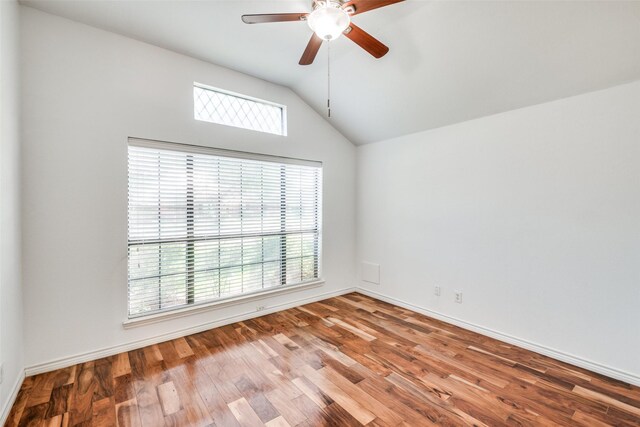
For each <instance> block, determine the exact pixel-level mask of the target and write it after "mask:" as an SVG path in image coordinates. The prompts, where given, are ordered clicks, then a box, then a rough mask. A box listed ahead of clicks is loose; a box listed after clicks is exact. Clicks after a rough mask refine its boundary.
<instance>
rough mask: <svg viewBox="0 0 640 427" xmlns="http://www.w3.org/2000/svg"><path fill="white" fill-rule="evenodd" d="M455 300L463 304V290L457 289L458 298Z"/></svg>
mask: <svg viewBox="0 0 640 427" xmlns="http://www.w3.org/2000/svg"><path fill="white" fill-rule="evenodd" d="M455 302H457V303H458V304H462V292H460V291H456V299H455Z"/></svg>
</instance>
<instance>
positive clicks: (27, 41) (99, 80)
mask: <svg viewBox="0 0 640 427" xmlns="http://www.w3.org/2000/svg"><path fill="white" fill-rule="evenodd" d="M22 49H23V63H22V65H23V67H24V72H23V82H24V85H23V88H24V90H23V116H24V117H23V123H24V142H23V175H22V176H23V189H24V192H23V223H24V228H23V229H24V242H23V243H24V286H25V300H26V302H27V303H26V304H25V319H26V321H25V323H26V346H25V349H26V350H25V352H26V365H27V367H32V366H34V365H37V364H41V363H46V362H48V361H52V360H57V359H60V358H65V357H69V356H73V355H78V354H81V353H84V352H91V351H95V350H99V349H103V348H107V347H112V346H117V345H122V344H126V343H131V342H135V341H138V340H142V339H145V338H148V337H153V336H157V335H161V334H166V333H171V332H174V331H179V330H181V329H183V328H188V327H191V326H194V325H199V324H205V323H208V322H212V321H215V320H217V319H221V318H226V317H228V316H232V315H236V314H239V313H247V312H251V311H254V310H255V306H256V303H255V302H253V303H245V304H242V305H237V306H233V307H226V308H219V309H214V310H212V311H208V312H206V313H203V314H197V315H193V316H189V317H185V318H180V319H174V320H170V321H166V322H163V323H158V324H153V325H148V326H141V327H138V328H134V329H128V330H125V329H123V326H122V321H123V320H125V319H126V301H127V297H126V289H127V244H126V243H127V215H126V212H127V137H128V136H137V137H143V138H150V139H158V140H166V141H175V142H183V143H190V144H199V145H206V146H213V147H222V148H231V149H236V150H245V151H251V152H260V153H270V154H276V155H284V156H290V157H299V158H305V159H313V160H321V161H323V162H324V213H323V218H324V241H323V244H324V276H325V279H326V284H325V285H324V286H323V287H320V288H314V289H311V290H305V291H299V292H295V293H291V294H287V295H284V296H278V297H273V298H269V299H268V300H266V301H264V302H262V303H261V304H264V305H266V306H267V309H268V308H269V307H270V306H274V305H277V304H283V303H288V302H294V301H296V300H299V299H302V298H307V297H313V296H317V295H320V294H325V293H329V292H335V291H337V290H340V289H344V288H348V287H351V286H353V283H354V280H355V260H354V255H355V220H354V219H355V216H354V214H355V165H356V160H355V154H356V150H355V147H354V146H353V145H352V144H351V143H350V142H349V141H348V140H346V139H345V138H344V137H342V136H341V135H340V134H339V133H337V132H336V131H335V130H334V129H333V128H332V127H331V126H330V125H329V124H328V123H327V122H326V121H325V120H324V119H323V118H322V117H320V116H318V115H317V114H316V113H315V112H314V111H313V110H312V109H311V108H309V107H308V106H307V105H306V104H305V103H304V102H302V101H301V100H300V99H299V98H298V97H297V96H296V95H295V94H294V93H293V92H291V91H290V90H288V89H286V88H283V87H280V86H277V85H274V84H271V83H267V82H265V81H262V80H258V79H255V78H252V77H249V76H246V75H243V74H240V73H237V72H234V71H230V70H228V69H225V68H221V67H217V66H214V65H211V64H208V63H205V62H201V61H198V60H195V59H192V58H189V57H186V56H182V55H179V54H176V53H172V52H169V51H167V50H163V49H160V48H157V47H153V46H150V45H147V44H144V43H140V42H137V41H134V40H132V39H128V38H125V37H121V36H118V35H115V34H113V33H109V32H105V31H102V30H98V29H95V28H92V27H88V26H85V25H82V24H78V23H75V22H72V21H68V20H65V19H62V18H58V17H55V16H52V15H48V14H45V13H42V12H39V11H36V10H34V9H30V8H24V10H23V14H22ZM194 81H197V82H200V83H204V84H208V85H212V86H216V87H220V88H224V89H227V90H231V91H235V92H240V93H243V94H247V95H251V96H255V97H258V98H262V99H267V100H270V101H274V102H278V103H282V104H285V105H287V107H288V122H289V136H288V137H279V136H274V135H266V134H262V133H258V132H252V131H247V130H241V129H236V128H230V127H224V126H220V125H215V124H211V123H204V122H197V121H195V120H194V119H193V98H192V84H193V82H194Z"/></svg>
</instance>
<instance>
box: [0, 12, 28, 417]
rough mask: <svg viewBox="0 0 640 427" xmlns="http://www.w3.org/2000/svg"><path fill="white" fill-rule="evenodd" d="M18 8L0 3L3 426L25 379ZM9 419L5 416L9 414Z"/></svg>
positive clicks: (0, 406)
mask: <svg viewBox="0 0 640 427" xmlns="http://www.w3.org/2000/svg"><path fill="white" fill-rule="evenodd" d="M18 21H19V6H18V4H17V3H16V2H15V1H1V2H0V58H1V59H0V364H4V381H3V382H2V384H0V424H1V423H2V416H3V410H4V409H5V405H6V404H7V403H8V402H9V400H10V398H11V397H12V393H13V392H14V391H15V388H16V385H18V386H19V384H18V383H19V382H20V381H21V379H22V375H23V372H24V369H23V366H24V365H23V356H22V350H23V341H22V335H23V328H22V289H21V283H20V281H21V278H20V270H21V266H20V258H21V257H20V252H21V249H20V144H19V142H20V141H19V129H20V116H19V99H20V96H19V90H20V73H19V69H18V65H19V64H18V63H19V60H18V51H19V49H18V47H19V46H18ZM5 415H6V414H5Z"/></svg>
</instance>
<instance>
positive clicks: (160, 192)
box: [129, 143, 321, 317]
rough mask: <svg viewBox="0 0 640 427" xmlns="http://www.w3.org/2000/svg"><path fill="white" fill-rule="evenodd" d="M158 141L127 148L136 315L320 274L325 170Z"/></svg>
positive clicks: (133, 313)
mask: <svg viewBox="0 0 640 427" xmlns="http://www.w3.org/2000/svg"><path fill="white" fill-rule="evenodd" d="M157 144H158V145H160V147H155V146H154V147H146V146H144V147H143V146H137V145H132V146H130V147H129V315H130V317H135V316H140V315H144V314H149V313H153V312H157V311H163V310H170V309H174V308H179V307H183V306H186V305H190V304H200V303H206V302H209V301H214V300H217V299H221V298H227V297H232V296H237V295H241V294H246V293H252V292H259V291H261V290H263V289H268V288H273V287H278V286H288V285H295V284H298V283H301V282H304V281H309V280H313V279H317V278H318V277H319V269H318V266H319V264H320V263H319V259H318V257H319V253H320V251H319V244H320V220H319V218H320V211H321V203H320V194H321V189H320V185H321V168H319V167H317V166H301V165H297V164H287V163H280V162H279V161H276V160H274V161H260V160H255V159H243V158H238V157H225V156H221V155H219V154H206V153H203V152H183V151H178V150H176V149H169V148H164V144H160V143H157ZM169 145H170V144H167V147H168V146H169Z"/></svg>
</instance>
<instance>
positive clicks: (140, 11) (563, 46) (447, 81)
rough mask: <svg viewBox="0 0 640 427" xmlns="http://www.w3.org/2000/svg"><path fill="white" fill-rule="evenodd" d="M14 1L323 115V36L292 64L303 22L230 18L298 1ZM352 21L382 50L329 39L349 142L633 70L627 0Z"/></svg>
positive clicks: (445, 5) (290, 7)
mask: <svg viewBox="0 0 640 427" xmlns="http://www.w3.org/2000/svg"><path fill="white" fill-rule="evenodd" d="M22 3H23V4H25V5H29V6H32V7H35V8H38V9H41V10H44V11H47V12H50V13H54V14H57V15H61V16H65V17H68V18H71V19H74V20H76V21H81V22H84V23H87V24H89V25H93V26H96V27H100V28H104V29H107V30H110V31H113V32H116V33H120V34H123V35H126V36H130V37H133V38H135V39H139V40H143V41H146V42H148V43H152V44H155V45H158V46H161V47H165V48H168V49H171V50H174V51H177V52H181V53H184V54H187V55H191V56H194V57H196V58H199V59H202V60H205V61H209V62H212V63H215V64H219V65H223V66H226V67H228V68H232V69H235V70H238V71H242V72H244V73H247V74H250V75H253V76H256V77H259V78H262V79H265V80H268V81H272V82H275V83H279V84H282V85H285V86H288V87H290V88H292V89H293V90H294V91H296V92H297V93H298V94H299V95H300V96H301V97H302V98H303V99H304V100H306V101H307V102H308V103H309V104H310V105H311V106H313V107H314V108H315V109H316V110H317V111H318V112H319V113H320V114H323V115H325V114H326V113H325V105H326V91H327V84H326V83H327V81H326V80H327V62H326V58H327V51H326V43H325V46H323V48H322V49H321V51H320V53H319V54H318V57H317V58H316V62H315V63H314V64H313V65H311V66H307V67H302V66H300V65H298V60H299V58H300V55H301V54H302V51H303V50H304V47H305V45H306V43H307V41H308V39H309V37H310V34H311V33H310V31H311V30H309V28H308V27H307V25H306V24H305V23H302V22H300V23H298V22H295V23H275V24H262V25H246V24H243V23H242V22H241V20H240V15H242V14H245V13H273V12H299V11H308V10H310V0H308V1H304V0H279V1H276V0H257V1H256V0H209V1H186V0H174V1H137V0H119V1H115V0H113V1H100V0H22ZM354 22H355V23H356V24H358V25H359V26H360V27H362V28H363V29H365V30H367V31H368V32H370V33H371V34H372V35H374V36H375V37H377V38H379V39H380V40H381V41H383V42H384V43H385V44H387V45H388V46H389V47H390V49H391V50H390V52H389V54H388V55H387V56H385V57H384V58H382V59H380V60H376V59H374V58H373V57H371V56H369V55H368V54H367V53H366V52H364V51H363V50H362V49H360V48H359V47H358V46H357V45H355V44H354V43H352V42H351V41H350V40H348V39H346V38H344V37H342V38H340V39H339V40H337V41H335V42H333V43H332V47H331V56H332V60H331V69H332V72H331V76H332V78H331V79H332V97H331V98H332V101H331V103H332V118H331V119H329V120H330V122H331V123H332V124H333V125H334V126H335V127H336V128H337V129H338V130H340V131H341V132H342V133H343V134H344V135H345V136H346V137H347V138H349V139H350V140H351V141H353V142H354V143H356V144H362V143H368V142H374V141H379V140H384V139H388V138H392V137H397V136H400V135H405V134H409V133H413V132H418V131H422V130H427V129H431V128H436V127H440V126H444V125H448V124H452V123H457V122H461V121H465V120H469V119H472V118H477V117H481V116H486V115H489V114H494V113H498V112H502V111H507V110H512V109H515V108H521V107H525V106H528V105H533V104H538V103H541V102H546V101H550V100H554V99H559V98H564V97H567V96H571V95H576V94H579V93H584V92H589V91H593V90H597V89H602V88H606V87H609V86H613V85H616V84H620V83H624V82H628V81H631V80H636V79H640V2H639V1H628V2H622V1H602V2H599V1H584V2H583V1H480V0H475V1H420V0H413V1H412V0H408V1H406V2H404V3H399V4H396V5H393V6H389V7H386V8H382V9H378V10H374V11H371V12H368V13H366V14H363V15H358V16H356V17H355V18H354Z"/></svg>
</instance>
